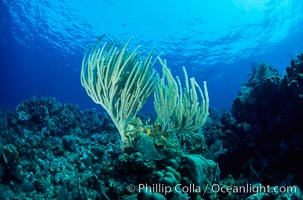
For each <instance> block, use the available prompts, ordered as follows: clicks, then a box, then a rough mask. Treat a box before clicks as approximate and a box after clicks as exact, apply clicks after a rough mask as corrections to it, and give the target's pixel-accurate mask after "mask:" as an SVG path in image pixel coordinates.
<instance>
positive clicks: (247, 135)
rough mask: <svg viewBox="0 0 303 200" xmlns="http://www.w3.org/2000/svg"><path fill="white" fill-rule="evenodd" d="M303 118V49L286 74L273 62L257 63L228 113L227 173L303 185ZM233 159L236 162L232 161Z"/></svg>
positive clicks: (225, 124) (225, 129)
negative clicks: (280, 71)
mask: <svg viewBox="0 0 303 200" xmlns="http://www.w3.org/2000/svg"><path fill="white" fill-rule="evenodd" d="M233 117H234V119H233ZM302 119H303V54H300V55H298V57H297V59H295V60H292V61H291V65H290V67H287V69H286V74H285V75H284V76H283V77H281V76H279V74H278V71H277V70H276V69H275V68H274V67H272V66H268V65H265V64H259V65H256V66H255V68H254V69H253V73H252V74H251V77H250V79H249V80H248V82H247V83H246V84H244V85H243V87H242V88H241V90H240V92H239V94H238V96H237V97H236V98H235V99H234V101H233V104H232V116H230V115H229V114H225V115H224V116H222V126H223V128H222V129H223V132H225V135H226V136H225V138H223V143H224V146H225V147H226V148H228V152H227V154H226V155H225V158H222V159H221V161H219V162H220V164H221V165H224V166H226V167H225V168H224V170H226V171H227V172H226V173H234V174H237V176H239V175H240V174H242V175H244V176H246V177H250V180H251V181H259V182H262V183H263V184H270V185H273V184H277V183H278V184H279V185H290V184H299V185H300V187H302V186H303V185H302V178H303V171H302V169H303V165H302V164H300V163H299V162H298V159H300V157H301V156H302V153H303V149H302V146H303V123H302ZM235 144H236V145H235ZM231 161H232V162H233V163H235V164H234V165H231V166H230V167H228V165H227V163H230V162H231ZM240 165H242V167H240V168H239V167H238V166H240Z"/></svg>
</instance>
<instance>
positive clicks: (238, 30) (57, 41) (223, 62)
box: [0, 0, 303, 109]
mask: <svg viewBox="0 0 303 200" xmlns="http://www.w3.org/2000/svg"><path fill="white" fill-rule="evenodd" d="M302 13H303V1H302V0H215V1H207V0H188V1H179V0H177V1H176V0H174V1H173V0H166V1H161V0H154V1H146V2H144V1H138V0H129V1H122V0H103V1H98V0H91V1H83V0H73V1H67V0H52V1H50V0H39V1H38V0H1V1H0V31H1V36H0V37H1V40H0V52H1V53H0V58H1V59H0V91H1V98H0V105H1V107H15V106H16V105H17V104H18V103H19V102H20V101H21V100H23V99H28V98H31V97H33V96H36V97H42V96H51V97H55V98H56V99H58V101H60V102H64V103H75V104H79V105H80V106H81V107H84V108H92V107H98V106H96V105H94V104H93V102H92V101H91V99H90V98H89V97H88V96H87V94H86V92H85V90H84V89H83V88H82V86H81V84H80V69H81V62H82V58H83V54H84V51H85V49H86V47H87V45H88V44H93V43H94V42H95V41H96V40H97V39H98V37H99V36H101V35H102V34H104V33H105V34H106V38H105V40H113V39H119V40H121V42H124V41H126V40H127V39H128V38H129V37H133V41H132V43H131V47H135V46H137V45H141V50H143V51H149V50H150V49H152V48H153V49H154V50H155V56H156V55H158V54H161V56H162V58H165V59H167V61H168V65H169V67H170V68H171V69H172V72H173V74H174V75H179V76H182V69H181V67H182V66H186V68H187V71H188V74H189V76H194V77H195V78H196V79H197V81H198V82H199V83H200V84H202V81H204V80H206V81H207V82H208V90H209V95H210V104H211V107H215V108H227V109H229V108H230V103H231V101H232V100H233V98H234V97H235V96H236V94H237V92H238V90H239V88H240V86H241V84H243V83H244V82H245V81H246V80H247V79H248V77H249V76H248V74H249V73H250V72H251V64H252V63H259V62H265V63H268V64H272V65H273V66H275V67H276V68H278V69H279V71H280V72H281V74H282V75H283V73H284V70H285V68H286V67H287V66H289V62H290V60H291V59H293V58H295V57H296V55H297V54H298V53H302V52H303V26H302V24H303V14H302Z"/></svg>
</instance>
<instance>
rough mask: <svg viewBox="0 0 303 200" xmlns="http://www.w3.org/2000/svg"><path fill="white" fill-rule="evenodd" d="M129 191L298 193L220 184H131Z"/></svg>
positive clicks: (285, 188)
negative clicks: (202, 185) (201, 185)
mask: <svg viewBox="0 0 303 200" xmlns="http://www.w3.org/2000/svg"><path fill="white" fill-rule="evenodd" d="M127 190H128V191H129V192H130V193H134V192H139V193H141V192H152V193H161V194H164V195H167V194H168V193H171V192H177V193H188V194H193V193H199V194H206V193H221V194H224V193H233V194H259V193H270V194H279V193H288V194H289V195H290V196H292V195H293V194H295V193H296V192H297V187H296V186H269V185H266V186H263V185H262V184H245V185H242V186H238V185H233V186H220V185H219V184H212V185H209V184H207V185H206V186H205V187H200V186H198V185H195V184H189V185H182V184H177V185H175V186H168V185H165V184H161V183H157V184H150V185H149V184H147V183H145V184H138V186H135V185H133V184H129V185H128V186H127Z"/></svg>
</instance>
